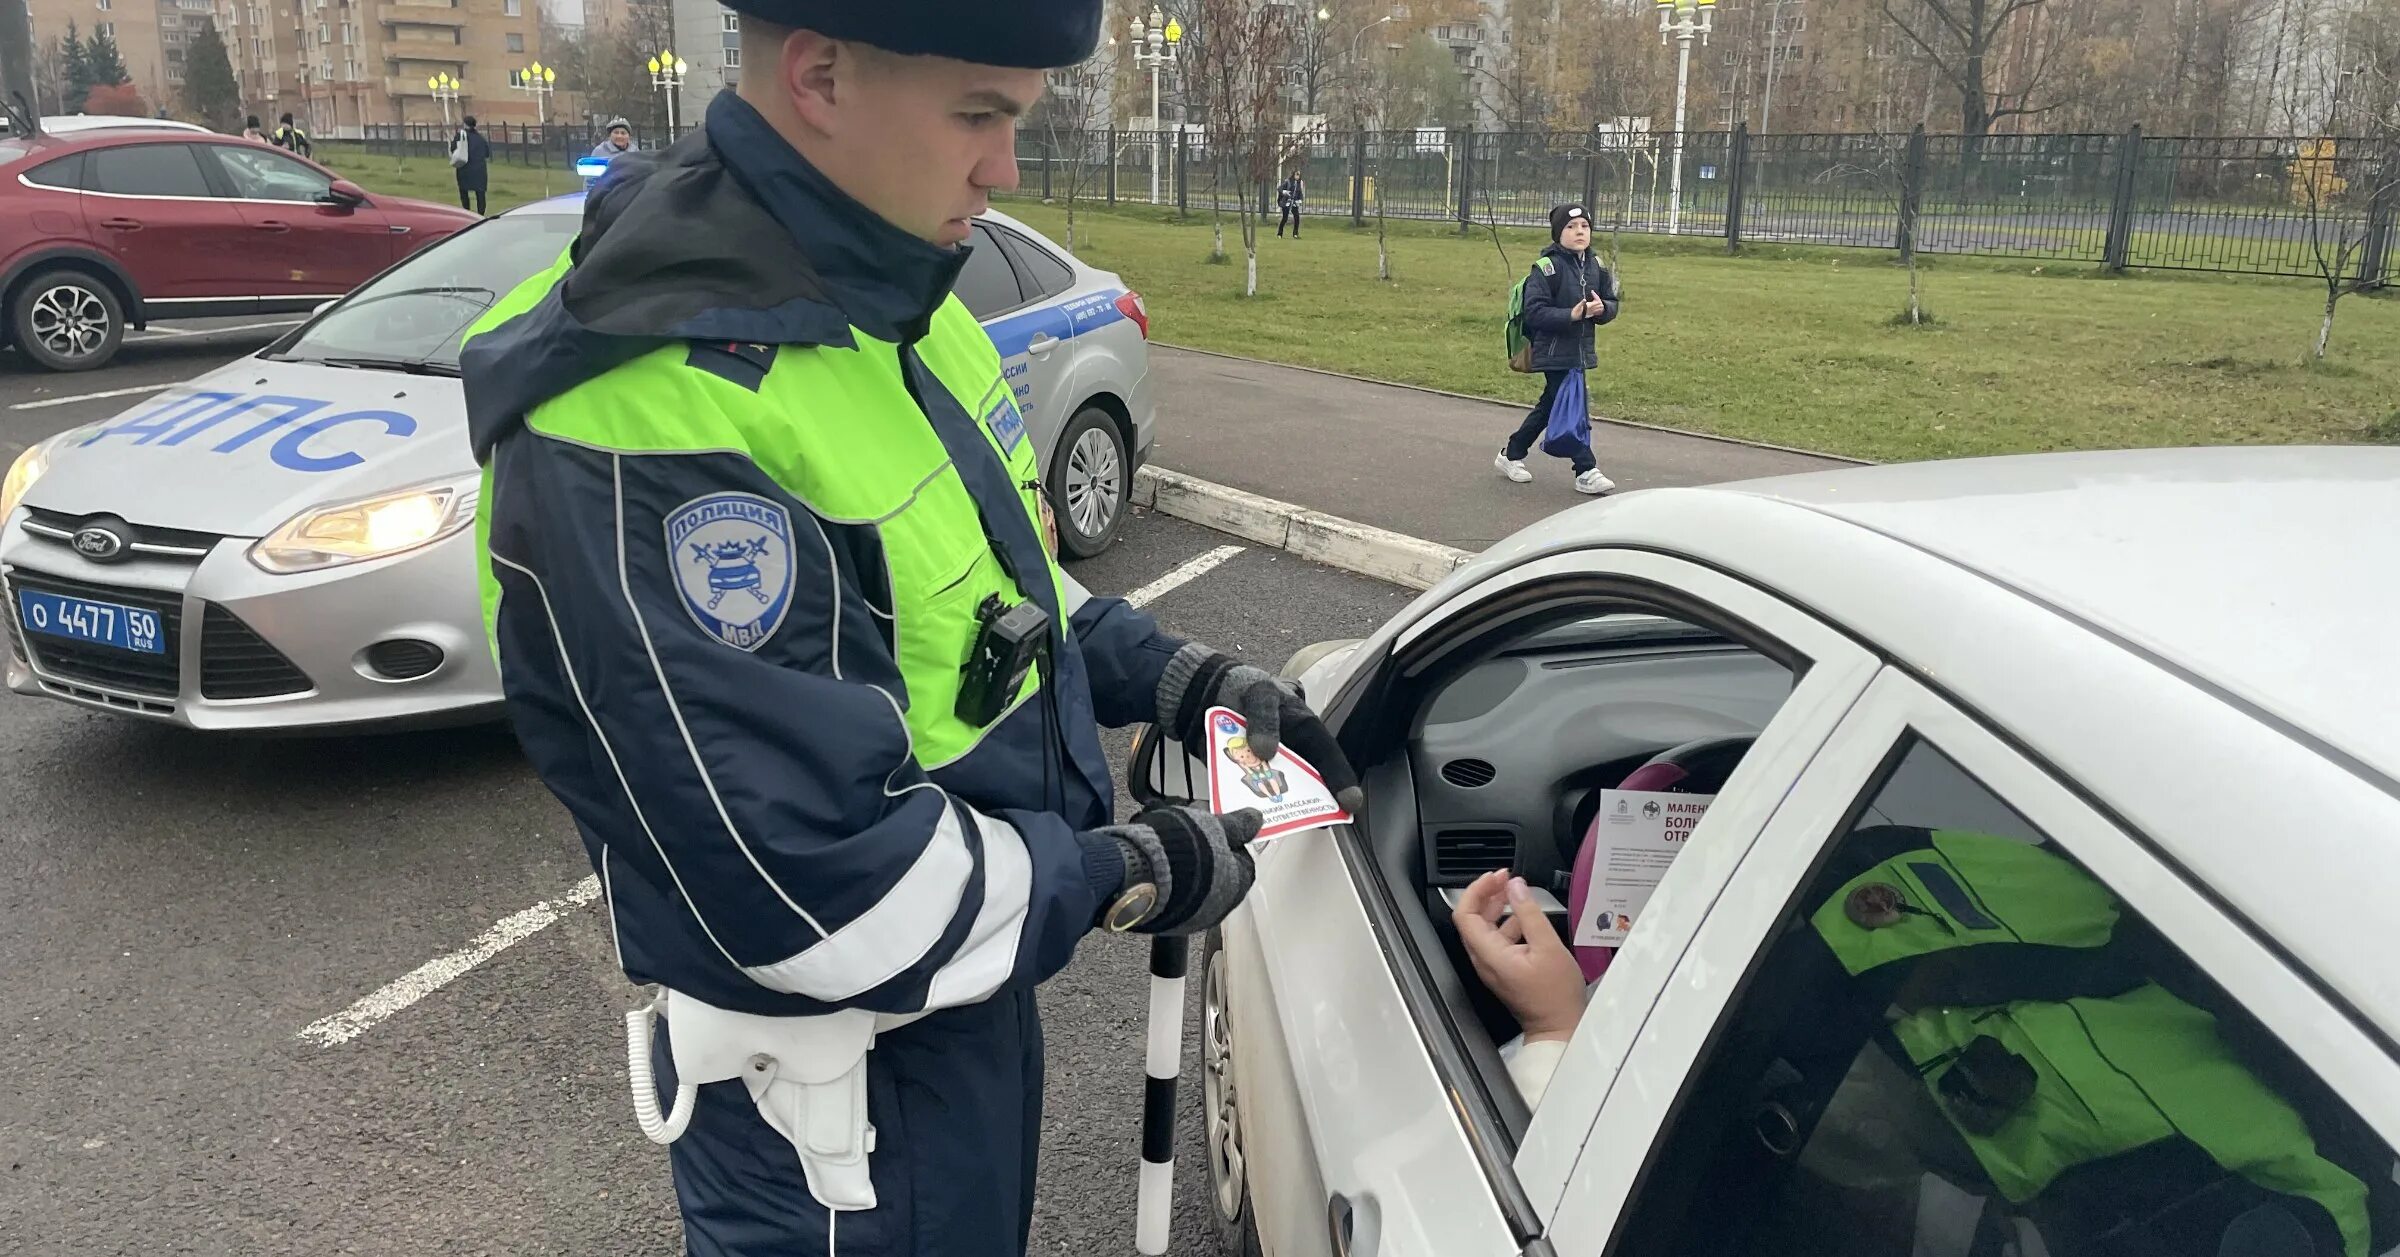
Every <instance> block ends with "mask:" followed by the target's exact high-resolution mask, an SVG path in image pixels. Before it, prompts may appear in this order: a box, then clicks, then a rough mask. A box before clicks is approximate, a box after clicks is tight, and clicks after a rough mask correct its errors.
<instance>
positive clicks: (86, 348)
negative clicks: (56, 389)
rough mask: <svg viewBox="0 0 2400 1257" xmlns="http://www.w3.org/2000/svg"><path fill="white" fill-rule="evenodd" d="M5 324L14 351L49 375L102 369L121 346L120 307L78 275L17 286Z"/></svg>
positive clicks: (90, 278) (96, 283)
mask: <svg viewBox="0 0 2400 1257" xmlns="http://www.w3.org/2000/svg"><path fill="white" fill-rule="evenodd" d="M8 323H9V331H10V332H11V334H12V335H11V339H12V340H13V341H14V342H15V344H16V346H17V348H18V349H20V350H22V351H23V352H24V354H25V356H26V357H28V358H31V359H33V360H34V361H35V362H38V363H40V364H41V365H43V366H44V367H47V368H49V369H50V370H52V371H89V370H91V369H93V368H94V367H98V366H102V365H104V364H106V363H107V362H108V360H109V359H111V358H114V357H116V356H117V347H118V346H119V345H122V344H123V343H124V342H125V307H124V306H123V305H122V304H121V303H119V302H118V300H117V294H116V293H115V292H114V291H113V290H112V289H110V288H109V286H108V284H107V283H106V282H104V281H103V280H101V278H100V277H99V276H97V275H94V274H92V273H91V272H90V271H84V270H74V269H68V270H57V271H44V272H43V273H41V274H39V275H34V276H32V277H30V278H28V279H26V280H24V281H23V282H22V283H20V284H18V285H17V291H16V295H15V296H14V297H13V298H12V299H11V300H10V302H9V308H8Z"/></svg>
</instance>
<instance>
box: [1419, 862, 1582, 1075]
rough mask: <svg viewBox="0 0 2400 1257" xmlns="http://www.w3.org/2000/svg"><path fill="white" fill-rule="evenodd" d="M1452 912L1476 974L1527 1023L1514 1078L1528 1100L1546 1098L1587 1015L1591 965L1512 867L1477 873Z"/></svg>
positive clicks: (1511, 1066)
mask: <svg viewBox="0 0 2400 1257" xmlns="http://www.w3.org/2000/svg"><path fill="white" fill-rule="evenodd" d="M1503 908H1505V909H1506V910H1507V914H1508V915H1507V919H1506V920H1502V919H1501V913H1502V910H1503ZM1450 920H1451V923H1452V924H1453V925H1455V926H1457V928H1458V939H1459V942H1460V943H1461V944H1462V945H1464V946H1465V948H1466V952H1467V959H1468V960H1469V961H1470V962H1472V963H1473V964H1474V966H1475V973H1476V976H1478V977H1480V978H1482V979H1483V984H1484V986H1486V987H1487V988H1489V989H1490V990H1491V992H1492V994H1493V995H1494V996H1496V997H1498V999H1499V1000H1500V1002H1501V1003H1502V1004H1504V1005H1506V1006H1507V1007H1508V1011H1509V1013H1510V1015H1512V1016H1514V1017H1515V1018H1516V1019H1517V1025H1518V1026H1519V1027H1521V1028H1522V1029H1523V1030H1524V1040H1523V1042H1521V1043H1519V1044H1517V1045H1516V1047H1515V1048H1514V1050H1513V1051H1511V1052H1510V1053H1508V1075H1509V1080H1510V1081H1512V1082H1514V1083H1515V1084H1516V1085H1517V1091H1518V1092H1519V1093H1520V1094H1522V1095H1523V1096H1524V1097H1525V1103H1526V1104H1527V1105H1529V1106H1530V1105H1536V1104H1539V1103H1541V1099H1542V1093H1543V1091H1544V1090H1546V1089H1547V1088H1548V1087H1549V1085H1550V1075H1551V1074H1552V1073H1553V1072H1555V1071H1556V1070H1557V1068H1558V1062H1559V1060H1560V1058H1562V1057H1564V1056H1565V1055H1566V1050H1567V1041H1568V1040H1569V1039H1572V1038H1574V1037H1575V1025H1576V1023H1577V1022H1579V1021H1581V1020H1582V1019H1583V1004H1584V998H1585V996H1586V994H1587V993H1588V992H1587V991H1586V989H1585V987H1584V983H1583V970H1582V968H1581V967H1580V966H1578V965H1577V964H1576V963H1575V954H1574V953H1573V952H1571V951H1568V950H1567V945H1566V942H1565V940H1563V939H1561V938H1559V936H1558V931H1557V930H1556V929H1555V928H1553V927H1552V926H1551V924H1550V917H1549V914H1547V913H1545V912H1543V911H1542V908H1541V905H1540V904H1539V903H1536V902H1535V901H1534V898H1533V891H1532V890H1531V889H1530V888H1528V887H1527V886H1526V885H1525V880H1524V879H1523V878H1520V877H1517V876H1515V875H1514V874H1512V873H1511V872H1509V871H1508V870H1507V869H1497V870H1494V871H1492V872H1490V873H1486V874H1484V875H1483V876H1481V877H1479V878H1476V879H1475V882H1474V884H1473V885H1471V886H1469V887H1467V889H1466V892H1465V893H1464V894H1461V895H1460V896H1459V897H1458V907H1457V909H1456V910H1455V911H1453V912H1452V913H1451V914H1450Z"/></svg>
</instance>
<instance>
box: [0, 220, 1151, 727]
mask: <svg viewBox="0 0 2400 1257" xmlns="http://www.w3.org/2000/svg"><path fill="white" fill-rule="evenodd" d="M581 211H582V198H581V197H580V195H578V196H571V197H562V198H558V199H554V200H549V201H544V202H540V203H537V204H534V205H528V206H525V207H522V208H520V209H516V210H513V211H510V212H509V213H506V214H502V215H499V216H496V217H494V218H491V219H489V220H486V221H484V222H482V223H480V224H478V225H476V226H474V227H471V228H469V229H467V230H465V231H462V232H460V233H458V235H457V236H455V237H454V238H452V239H450V240H446V241H444V242H442V243H440V244H438V245H435V246H433V247H430V248H428V249H425V250H423V251H422V252H420V253H418V254H416V255H415V256H413V257H411V258H409V259H408V260H407V261H404V262H402V263H400V264H399V265H397V266H395V267H393V268H392V269H391V270H389V271H386V272H385V273H384V274H383V275H381V276H380V277H378V278H376V279H375V280H373V281H371V282H369V283H368V284H366V285H365V286H363V287H361V288H359V289H358V290H357V291H355V292H353V293H352V294H351V295H349V296H348V297H346V298H344V299H342V300H341V301H338V302H335V303H332V304H330V305H328V306H326V307H324V308H322V309H321V310H319V311H318V312H317V313H316V315H315V316H314V317H312V318H311V319H310V320H309V321H308V322H307V323H306V324H304V325H302V326H301V327H298V328H296V329H294V330H293V331H292V332H291V333H289V334H288V335H286V336H284V337H283V338H281V339H280V340H278V341H276V342H275V343H273V344H271V345H269V346H267V347H266V348H265V349H263V350H261V351H259V352H258V353H256V354H254V355H252V356H250V357H246V358H242V359H239V360H237V361H235V362H233V363H231V364H229V365H227V366H225V367H224V368H222V369H220V370H217V371H214V372H211V373H210V374H207V375H204V376H201V377H200V378H198V379H195V380H192V381H190V382H188V383H186V384H183V385H180V386H178V387H174V388H170V389H167V390H166V391H164V392H162V393H160V394H158V395H157V396H155V397H152V398H149V399H148V400H146V401H143V402H141V403H139V404H137V405H135V406H133V407H131V408H129V409H128V410H126V411H125V412H123V413H122V414H120V415H118V416H117V417H116V418H113V419H110V420H107V421H105V422H102V423H96V424H92V425H88V426H85V427H82V428H78V429H75V430H73V431H70V432H66V433H62V434H60V435H58V436H56V437H53V438H51V439H50V440H47V441H44V442H41V443H39V444H37V445H35V446H33V447H31V448H30V449H27V450H25V451H24V452H23V453H22V454H21V455H20V456H19V457H18V458H17V460H16V462H15V464H14V465H13V466H12V467H10V468H9V470H8V473H7V478H6V480H5V483H4V484H0V587H4V590H5V594H6V604H7V613H6V615H7V625H8V635H9V655H8V660H7V676H8V686H9V688H10V689H12V690H14V691H16V692H17V693H19V694H30V695H42V696H47V697H51V698H57V699H64V700H67V701H70V702H76V703H82V704H86V705H89V706H93V707H98V708H105V709H108V710H112V711H118V712H124V713H128V714H132V715H137V716H145V717H152V718H156V719H161V720H167V721H172V722H175V723H178V724H182V725H187V726H190V727H194V728H201V729H271V728H272V729H288V728H331V727H337V726H348V725H359V724H380V723H385V722H395V721H406V722H413V723H442V722H449V721H461V720H480V719H488V718H490V717H491V716H492V715H493V714H494V712H495V709H496V704H497V702H498V699H499V681H498V678H497V676H496V674H495V671H494V668H493V665H492V659H491V652H490V651H489V650H488V649H487V648H486V646H485V645H484V641H483V629H482V617H481V612H480V610H479V609H478V605H477V592H476V580H477V576H476V570H475V559H474V538H473V536H472V524H473V522H474V518H475V502H476V496H477V486H478V478H477V471H476V468H475V465H474V459H473V456H472V454H471V452H470V451H469V449H468V444H467V436H466V413H465V408H464V405H463V403H462V400H461V394H460V386H459V380H458V365H457V364H458V351H459V342H460V339H461V337H462V336H463V335H464V333H465V331H466V329H467V327H468V326H469V325H470V324H471V323H472V322H473V321H474V319H475V318H476V317H477V316H479V315H480V314H482V313H483V311H484V310H485V309H486V308H487V307H488V306H489V305H490V304H491V303H492V302H493V301H494V300H495V299H496V298H497V297H498V295H500V294H502V293H505V292H507V291H508V290H509V289H511V288H513V287H514V286H516V285H517V284H518V283H520V282H522V281H523V280H524V279H525V278H526V277H528V276H530V275H532V274H533V273H535V272H536V271H538V270H540V269H541V268H543V267H544V266H547V265H549V264H550V262H551V261H552V260H553V259H555V258H556V257H557V256H558V254H559V253H560V251H561V250H562V249H564V248H565V247H566V244H567V242H568V241H569V240H570V239H571V238H572V237H573V235H574V233H575V231H576V228H577V224H578V223H579V222H580V215H581ZM973 243H974V245H975V248H974V252H973V256H972V258H971V259H970V260H969V262H968V264H967V266H966V268H965V271H964V273H963V274H962V275H961V276H960V278H959V282H958V293H959V296H960V298H961V299H962V300H963V301H964V302H965V303H966V305H967V306H968V308H969V309H970V310H972V311H973V312H974V313H975V314H976V316H977V317H978V318H979V319H980V320H981V321H982V322H983V324H984V326H985V328H986V329H987V330H988V331H989V332H990V334H991V336H992V339H993V340H994V342H996V343H997V345H998V346H999V349H1000V352H1001V355H1002V357H1003V359H1004V361H1005V364H1006V371H1007V376H1008V379H1009V381H1010V383H1011V384H1012V385H1013V387H1014V389H1015V392H1016V396H1017V402H1018V405H1019V407H1020V409H1021V410H1022V411H1023V413H1024V416H1025V419H1026V422H1027V425H1028V427H1029V428H1030V429H1031V430H1032V432H1033V434H1034V436H1035V438H1036V439H1037V440H1038V441H1039V442H1041V448H1042V450H1043V451H1044V457H1045V459H1046V464H1045V465H1046V466H1047V467H1048V468H1049V489H1050V493H1051V498H1052V502H1053V504H1054V506H1055V509H1056V515H1057V524H1058V541H1059V545H1060V548H1061V549H1062V550H1063V551H1064V552H1065V553H1066V554H1067V555H1069V556H1074V557H1081V556H1088V555H1092V554H1096V553H1098V552H1099V551H1101V550H1102V549H1104V548H1106V547H1107V546H1108V545H1109V543H1110V541H1111V540H1112V539H1113V538H1114V537H1115V535H1116V532H1117V529H1118V527H1119V526H1120V524H1121V523H1122V522H1123V519H1124V514H1125V504H1126V502H1127V500H1128V490H1129V488H1130V486H1131V484H1132V479H1133V473H1134V471H1135V469H1136V468H1137V467H1138V466H1139V465H1140V464H1141V463H1142V461H1143V460H1144V459H1145V458H1146V457H1147V455H1148V453H1149V450H1150V447H1151V441H1152V401H1151V385H1150V379H1149V367H1148V356H1147V352H1146V350H1147V342H1148V337H1149V316H1148V313H1147V311H1146V310H1145V309H1144V307H1143V304H1142V299H1141V297H1140V296H1139V295H1137V294H1136V293H1134V292H1132V291H1131V290H1129V289H1128V288H1127V287H1126V286H1125V284H1124V282H1123V281H1122V280H1120V279H1118V278H1117V277H1116V276H1114V275H1110V274H1107V273H1105V272H1101V271H1096V270H1093V269H1091V268H1089V267H1086V266H1084V265H1082V264H1081V263H1079V262H1077V261H1076V260H1075V259H1074V258H1072V257H1071V256H1069V255H1067V254H1066V253H1065V252H1063V251H1062V250H1059V249H1058V248H1056V247H1055V246H1053V245H1051V244H1050V243H1049V242H1048V241H1046V240H1045V239H1043V238H1042V237H1041V236H1040V235H1039V234H1037V233H1036V232H1034V231H1033V230H1032V229H1030V228H1028V227H1026V226H1024V225H1023V224H1021V223H1018V222H1016V221H1015V220H1013V219H1011V218H1009V217H1007V216H1006V215H1003V214H999V213H987V214H985V215H984V216H983V217H982V218H981V219H980V220H978V221H977V222H976V223H975V238H974V241H973Z"/></svg>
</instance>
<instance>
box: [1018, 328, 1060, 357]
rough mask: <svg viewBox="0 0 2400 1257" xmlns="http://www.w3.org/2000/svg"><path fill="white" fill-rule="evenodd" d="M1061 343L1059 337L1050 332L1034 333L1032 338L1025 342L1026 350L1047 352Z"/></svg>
mask: <svg viewBox="0 0 2400 1257" xmlns="http://www.w3.org/2000/svg"><path fill="white" fill-rule="evenodd" d="M1059 343H1060V342H1059V339H1058V338H1057V337H1056V336H1052V335H1051V334H1050V333H1048V332H1036V333H1034V334H1033V339H1032V340H1029V341H1027V342H1025V352H1027V353H1032V354H1046V353H1049V352H1050V351H1051V350H1053V349H1056V348H1058V346H1059Z"/></svg>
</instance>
